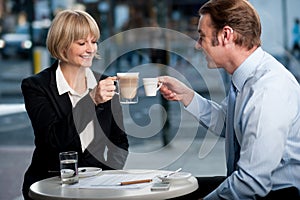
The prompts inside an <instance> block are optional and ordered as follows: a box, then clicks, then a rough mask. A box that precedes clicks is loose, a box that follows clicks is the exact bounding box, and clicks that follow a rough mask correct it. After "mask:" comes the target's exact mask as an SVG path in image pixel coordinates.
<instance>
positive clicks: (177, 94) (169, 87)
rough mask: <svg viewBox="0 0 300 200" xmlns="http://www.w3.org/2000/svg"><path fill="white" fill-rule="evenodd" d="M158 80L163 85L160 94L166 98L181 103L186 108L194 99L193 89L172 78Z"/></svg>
mask: <svg viewBox="0 0 300 200" xmlns="http://www.w3.org/2000/svg"><path fill="white" fill-rule="evenodd" d="M158 80H159V82H161V83H162V84H163V85H162V86H161V88H160V93H161V94H162V95H163V97H164V98H166V99H167V100H171V101H181V102H182V103H183V105H184V106H188V105H189V104H190V103H191V101H192V99H193V97H194V91H193V90H192V89H191V88H189V87H187V86H186V85H185V84H183V83H182V82H180V81H179V80H177V79H176V78H173V77H170V76H160V77H158Z"/></svg>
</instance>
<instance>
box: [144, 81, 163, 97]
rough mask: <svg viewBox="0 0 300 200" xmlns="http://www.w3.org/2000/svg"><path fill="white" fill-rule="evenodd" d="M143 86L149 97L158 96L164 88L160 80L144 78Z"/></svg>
mask: <svg viewBox="0 0 300 200" xmlns="http://www.w3.org/2000/svg"><path fill="white" fill-rule="evenodd" d="M143 84H144V89H145V93H146V96H148V97H153V96H156V93H157V91H158V90H159V89H160V88H161V86H162V83H159V82H158V78H143Z"/></svg>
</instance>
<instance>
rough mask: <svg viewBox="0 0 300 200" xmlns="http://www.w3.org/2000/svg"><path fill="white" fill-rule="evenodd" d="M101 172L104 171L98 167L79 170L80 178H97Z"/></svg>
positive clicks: (80, 168)
mask: <svg viewBox="0 0 300 200" xmlns="http://www.w3.org/2000/svg"><path fill="white" fill-rule="evenodd" d="M101 171H102V169H101V168H98V167H79V168H78V174H79V177H80V178H82V177H89V176H95V175H97V174H98V173H99V172H101Z"/></svg>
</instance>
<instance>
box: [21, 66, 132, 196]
mask: <svg viewBox="0 0 300 200" xmlns="http://www.w3.org/2000/svg"><path fill="white" fill-rule="evenodd" d="M57 67H58V62H57V61H56V62H55V63H54V64H53V65H52V66H51V67H49V68H47V69H45V70H44V71H42V72H40V73H38V74H36V75H33V76H31V77H29V78H26V79H24V80H23V81H22V86H21V87H22V92H23V96H24V101H25V107H26V110H27V113H28V116H29V118H30V120H31V123H32V127H33V130H34V135H35V141H34V143H35V150H34V153H33V157H32V162H31V164H30V166H29V168H28V170H27V171H26V173H25V177H24V184H23V192H24V193H25V194H27V193H28V189H29V187H30V185H31V184H32V183H34V182H36V181H39V180H41V179H44V178H48V177H51V176H54V175H57V174H53V171H59V156H58V155H59V152H63V151H77V152H78V166H79V167H83V166H96V167H100V168H102V169H104V170H105V169H120V168H122V167H123V165H124V164H125V161H126V158H127V155H128V146H129V145H128V140H127V136H126V134H125V132H124V125H123V116H122V108H121V105H120V103H119V101H118V97H117V95H115V96H114V98H113V99H112V100H111V101H108V102H105V103H103V104H100V105H98V106H95V104H94V103H93V101H92V99H91V97H90V96H89V94H88V95H86V96H85V97H83V98H82V99H81V100H80V101H79V102H78V103H77V104H76V107H75V108H72V104H71V101H70V98H69V96H68V94H67V93H65V94H63V95H59V94H58V90H57V85H56V75H55V72H56V69H57ZM94 74H95V76H96V79H97V80H99V79H103V78H105V77H104V76H102V77H100V74H97V73H94ZM93 119H96V120H94V121H93V122H94V127H95V134H94V139H93V141H92V142H91V144H90V145H89V146H88V147H87V149H86V150H85V151H84V152H83V153H82V150H81V142H80V138H79V133H80V132H81V131H82V130H83V129H84V128H85V126H86V125H87V123H89V122H90V121H91V120H93ZM95 122H97V123H95ZM105 149H106V150H107V151H106V152H107V157H106V156H104V152H105Z"/></svg>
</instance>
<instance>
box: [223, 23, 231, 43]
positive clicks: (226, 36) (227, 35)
mask: <svg viewBox="0 0 300 200" xmlns="http://www.w3.org/2000/svg"><path fill="white" fill-rule="evenodd" d="M222 39H223V42H224V43H228V42H230V41H232V40H233V29H232V28H231V27H230V26H224V28H223V30H222Z"/></svg>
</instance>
